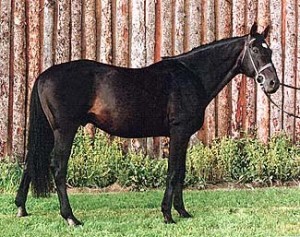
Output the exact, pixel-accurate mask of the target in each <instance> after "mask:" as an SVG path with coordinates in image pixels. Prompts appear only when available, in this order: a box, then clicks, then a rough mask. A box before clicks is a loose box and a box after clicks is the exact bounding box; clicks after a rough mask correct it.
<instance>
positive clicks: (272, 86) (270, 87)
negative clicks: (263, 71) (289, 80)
mask: <svg viewBox="0 0 300 237" xmlns="http://www.w3.org/2000/svg"><path fill="white" fill-rule="evenodd" d="M279 86H280V82H279V80H278V78H276V79H271V80H265V82H264V84H263V89H264V91H265V92H266V93H268V94H273V93H275V92H276V91H277V90H278V88H279Z"/></svg>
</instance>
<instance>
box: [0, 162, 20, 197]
mask: <svg viewBox="0 0 300 237" xmlns="http://www.w3.org/2000/svg"><path fill="white" fill-rule="evenodd" d="M21 174H22V167H21V166H20V165H18V164H17V163H10V162H9V161H8V159H4V160H2V161H1V162H0V192H4V191H5V192H16V190H17V187H18V186H19V182H20V178H21Z"/></svg>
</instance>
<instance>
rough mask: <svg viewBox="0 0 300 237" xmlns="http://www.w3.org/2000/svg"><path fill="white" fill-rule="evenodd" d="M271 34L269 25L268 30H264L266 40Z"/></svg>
mask: <svg viewBox="0 0 300 237" xmlns="http://www.w3.org/2000/svg"><path fill="white" fill-rule="evenodd" d="M269 32H270V25H268V26H267V27H266V29H265V30H264V32H263V33H262V35H263V36H264V38H265V39H266V38H267V37H268V35H269Z"/></svg>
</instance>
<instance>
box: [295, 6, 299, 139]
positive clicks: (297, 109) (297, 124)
mask: <svg viewBox="0 0 300 237" xmlns="http://www.w3.org/2000/svg"><path fill="white" fill-rule="evenodd" d="M297 12H298V14H299V12H300V4H298V6H297ZM297 20H298V22H297V29H296V30H297V32H296V37H297V52H296V54H297V72H296V86H297V87H298V88H299V87H300V17H299V15H298V19H297ZM295 104H296V108H295V113H296V114H297V115H298V116H300V91H296V103H295ZM295 141H296V142H299V141H300V120H299V119H296V123H295Z"/></svg>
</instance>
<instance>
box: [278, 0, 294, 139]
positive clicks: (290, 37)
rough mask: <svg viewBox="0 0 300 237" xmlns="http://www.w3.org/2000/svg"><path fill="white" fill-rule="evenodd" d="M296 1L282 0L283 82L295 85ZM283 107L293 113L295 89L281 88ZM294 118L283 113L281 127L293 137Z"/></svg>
mask: <svg viewBox="0 0 300 237" xmlns="http://www.w3.org/2000/svg"><path fill="white" fill-rule="evenodd" d="M295 8H296V1H295V0H290V1H283V9H282V10H283V22H284V23H283V24H284V28H283V29H284V30H283V31H284V32H283V34H284V43H283V44H284V73H283V75H284V78H283V81H284V83H286V84H288V85H292V86H295V80H296V71H295V69H296V43H297V39H296V24H297V22H296V11H295V10H296V9H295ZM283 99H284V102H283V103H284V104H283V108H284V109H285V110H286V111H287V112H289V113H295V90H291V89H289V88H284V89H283ZM294 126H295V119H294V118H293V117H290V116H288V115H287V114H284V115H283V129H284V131H285V132H286V133H287V134H288V135H289V136H291V137H292V138H294Z"/></svg>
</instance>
